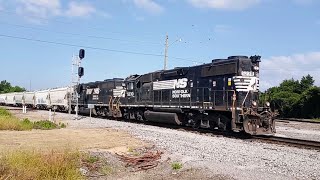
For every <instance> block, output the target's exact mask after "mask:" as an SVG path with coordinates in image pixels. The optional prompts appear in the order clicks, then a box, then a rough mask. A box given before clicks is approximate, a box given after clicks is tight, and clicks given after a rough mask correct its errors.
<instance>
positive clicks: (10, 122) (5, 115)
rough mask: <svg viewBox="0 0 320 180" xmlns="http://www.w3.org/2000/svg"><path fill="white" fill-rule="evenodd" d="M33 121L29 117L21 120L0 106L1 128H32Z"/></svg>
mask: <svg viewBox="0 0 320 180" xmlns="http://www.w3.org/2000/svg"><path fill="white" fill-rule="evenodd" d="M32 127H33V123H32V122H30V121H29V120H28V119H24V120H23V121H20V120H19V119H18V118H16V117H14V116H12V114H11V113H10V112H9V111H8V110H6V109H3V108H0V130H16V131H25V130H31V129H32Z"/></svg>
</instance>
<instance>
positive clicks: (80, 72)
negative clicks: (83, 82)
mask: <svg viewBox="0 0 320 180" xmlns="http://www.w3.org/2000/svg"><path fill="white" fill-rule="evenodd" d="M78 75H79V77H82V76H83V75H84V68H83V67H79V69H78Z"/></svg>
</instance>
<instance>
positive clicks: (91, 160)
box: [83, 155, 99, 164]
mask: <svg viewBox="0 0 320 180" xmlns="http://www.w3.org/2000/svg"><path fill="white" fill-rule="evenodd" d="M83 161H84V162H88V163H91V164H92V163H96V162H98V161H99V157H97V156H90V155H87V156H85V158H84V159H83Z"/></svg>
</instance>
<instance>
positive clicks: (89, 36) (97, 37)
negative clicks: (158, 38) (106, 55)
mask: <svg viewBox="0 0 320 180" xmlns="http://www.w3.org/2000/svg"><path fill="white" fill-rule="evenodd" d="M0 24H6V25H10V26H15V27H18V28H25V29H32V30H37V31H46V32H51V33H56V34H65V35H72V36H82V37H87V38H94V39H105V40H113V41H122V42H129V43H143V44H154V45H162V44H161V43H155V42H148V41H134V40H125V39H117V38H110V37H103V36H94V35H85V34H79V33H69V32H61V31H52V30H48V29H44V28H35V27H30V26H24V25H19V24H11V23H6V22H0Z"/></svg>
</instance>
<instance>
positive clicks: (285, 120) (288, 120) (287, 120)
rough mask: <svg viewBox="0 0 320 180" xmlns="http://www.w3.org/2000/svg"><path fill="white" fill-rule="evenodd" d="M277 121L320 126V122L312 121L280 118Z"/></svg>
mask: <svg viewBox="0 0 320 180" xmlns="http://www.w3.org/2000/svg"><path fill="white" fill-rule="evenodd" d="M276 121H278V122H290V121H294V122H305V123H315V124H320V121H317V120H312V119H296V118H279V119H276Z"/></svg>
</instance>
